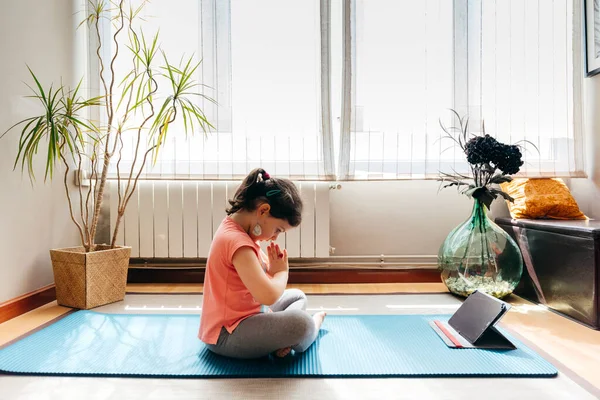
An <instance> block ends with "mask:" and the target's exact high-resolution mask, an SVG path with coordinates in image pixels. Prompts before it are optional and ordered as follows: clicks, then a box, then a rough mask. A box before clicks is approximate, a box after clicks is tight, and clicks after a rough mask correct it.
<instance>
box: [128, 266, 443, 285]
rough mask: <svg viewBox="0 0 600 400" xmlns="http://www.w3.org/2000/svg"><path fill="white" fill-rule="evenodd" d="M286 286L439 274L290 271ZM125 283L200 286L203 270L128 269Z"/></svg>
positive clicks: (432, 278) (426, 278)
mask: <svg viewBox="0 0 600 400" xmlns="http://www.w3.org/2000/svg"><path fill="white" fill-rule="evenodd" d="M288 282H289V283H312V284H323V283H435V282H440V273H439V271H437V270H436V269H431V268H414V269H399V270H391V269H332V270H328V269H308V268H303V269H292V270H290V276H289V279H288ZM127 283H204V268H185V269H178V268H131V267H130V268H129V274H128V276H127Z"/></svg>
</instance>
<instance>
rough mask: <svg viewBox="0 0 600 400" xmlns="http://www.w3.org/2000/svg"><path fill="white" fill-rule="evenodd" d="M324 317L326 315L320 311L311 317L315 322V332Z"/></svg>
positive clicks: (319, 327)
mask: <svg viewBox="0 0 600 400" xmlns="http://www.w3.org/2000/svg"><path fill="white" fill-rule="evenodd" d="M326 315H327V313H326V312H325V311H320V312H318V313H316V314H315V315H313V316H312V317H313V320H314V321H315V325H316V326H317V331H318V330H319V329H321V325H323V320H324V319H325V316H326Z"/></svg>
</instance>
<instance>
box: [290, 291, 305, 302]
mask: <svg viewBox="0 0 600 400" xmlns="http://www.w3.org/2000/svg"><path fill="white" fill-rule="evenodd" d="M287 291H288V293H289V296H290V297H292V298H294V299H297V300H304V301H306V294H305V293H304V292H303V291H302V290H300V289H288V290H287Z"/></svg>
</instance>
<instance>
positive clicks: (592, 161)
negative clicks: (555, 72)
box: [569, 75, 600, 219]
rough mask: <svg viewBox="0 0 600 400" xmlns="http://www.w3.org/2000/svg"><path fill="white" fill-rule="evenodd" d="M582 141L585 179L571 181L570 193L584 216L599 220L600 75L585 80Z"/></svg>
mask: <svg viewBox="0 0 600 400" xmlns="http://www.w3.org/2000/svg"><path fill="white" fill-rule="evenodd" d="M583 83H584V84H583V94H584V97H583V98H584V109H583V111H584V139H585V147H584V151H585V157H586V172H587V175H588V178H587V179H572V180H571V182H570V183H569V186H570V188H571V191H572V193H573V195H574V196H575V199H576V200H577V203H578V204H579V206H580V207H581V209H582V211H583V212H584V213H586V215H587V216H588V217H590V218H593V219H600V137H599V136H598V135H600V112H598V109H599V107H600V75H597V76H594V77H591V78H585V79H584V82H583Z"/></svg>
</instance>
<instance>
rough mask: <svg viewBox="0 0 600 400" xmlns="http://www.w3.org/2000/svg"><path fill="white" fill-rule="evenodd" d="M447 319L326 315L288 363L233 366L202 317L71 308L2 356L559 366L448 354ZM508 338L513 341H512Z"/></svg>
mask: <svg viewBox="0 0 600 400" xmlns="http://www.w3.org/2000/svg"><path fill="white" fill-rule="evenodd" d="M448 318H449V316H448V315H443V316H440V315H437V316H436V315H351V316H338V315H329V316H327V318H326V319H325V322H324V324H323V327H322V328H321V331H320V333H319V337H318V339H317V341H316V342H315V343H314V344H313V345H312V346H311V347H310V348H309V349H308V350H307V351H306V352H305V353H302V354H294V355H293V356H289V357H286V358H284V359H275V358H269V357H265V358H263V359H259V360H234V359H228V358H225V357H221V356H218V355H215V354H213V353H211V352H210V351H209V350H208V349H207V348H206V347H205V346H204V344H203V343H202V342H200V341H199V340H198V339H197V336H196V335H197V332H198V325H199V319H200V318H199V316H198V315H131V314H101V313H97V312H93V311H77V312H75V313H72V314H70V315H68V316H67V317H65V318H63V319H61V320H59V321H57V322H55V323H53V324H52V325H49V326H47V327H46V328H43V329H41V330H39V331H37V332H35V333H33V334H31V335H29V336H27V337H25V338H23V339H21V340H19V341H17V342H15V343H13V344H11V345H9V346H7V347H6V348H4V349H2V350H0V370H1V371H4V372H8V373H18V374H41V375H98V376H152V377H173V378H184V377H188V378H189V377H219V378H227V377H232V378H233V377H302V376H328V377H404V376H406V377H415V376H419V377H434V376H524V377H551V376H555V375H556V374H557V370H556V368H554V367H553V366H552V365H551V364H550V363H548V362H547V361H545V360H544V359H543V358H541V357H540V356H539V355H537V354H536V353H535V352H534V351H532V350H531V349H529V348H527V347H526V346H525V345H524V344H523V343H521V342H519V341H518V340H515V339H514V338H511V339H512V340H514V343H515V344H516V345H517V346H518V349H517V350H508V351H507V350H503V351H498V350H494V351H492V350H481V349H451V348H448V347H447V346H446V345H445V344H444V342H443V341H442V340H441V339H440V338H439V337H438V335H437V334H436V333H435V332H434V331H433V329H432V328H431V327H430V326H429V324H428V323H429V321H430V320H431V319H443V320H447V319H448ZM508 336H509V337H510V335H508Z"/></svg>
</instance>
